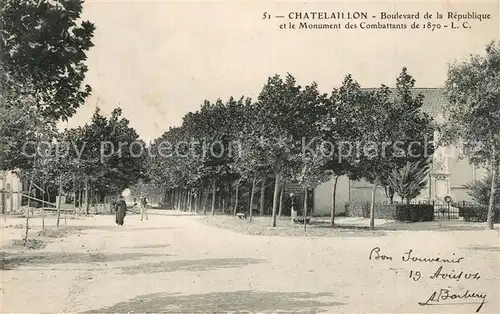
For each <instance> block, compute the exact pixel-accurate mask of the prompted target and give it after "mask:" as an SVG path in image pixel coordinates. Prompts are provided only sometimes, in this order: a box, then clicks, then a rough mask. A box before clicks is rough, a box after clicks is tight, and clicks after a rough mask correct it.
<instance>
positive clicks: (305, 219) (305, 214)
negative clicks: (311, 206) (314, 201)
mask: <svg viewBox="0 0 500 314" xmlns="http://www.w3.org/2000/svg"><path fill="white" fill-rule="evenodd" d="M302 216H303V217H304V231H306V230H307V187H306V188H305V189H304V210H303V214H302Z"/></svg>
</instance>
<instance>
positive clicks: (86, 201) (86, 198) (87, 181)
mask: <svg viewBox="0 0 500 314" xmlns="http://www.w3.org/2000/svg"><path fill="white" fill-rule="evenodd" d="M89 205H90V204H89V179H88V178H87V179H86V180H85V213H86V214H87V215H88V214H89Z"/></svg>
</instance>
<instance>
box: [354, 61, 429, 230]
mask: <svg viewBox="0 0 500 314" xmlns="http://www.w3.org/2000/svg"><path fill="white" fill-rule="evenodd" d="M414 86H415V80H414V79H413V78H412V77H411V76H410V75H409V74H408V71H407V69H406V68H403V70H402V71H401V73H400V75H399V76H398V78H397V83H396V91H395V92H394V93H392V92H391V91H390V89H389V88H388V87H387V86H384V85H383V86H382V87H380V88H379V89H378V90H376V91H374V92H368V93H366V99H365V100H366V101H365V103H364V105H363V106H362V108H361V110H362V111H361V112H362V113H363V114H362V120H363V121H362V123H361V124H360V127H361V131H362V132H361V134H362V135H361V139H362V140H361V144H362V147H363V151H362V152H360V153H361V154H360V159H359V161H360V164H359V165H360V167H361V169H362V171H363V177H364V178H365V179H366V180H367V181H368V182H370V183H371V184H372V185H373V188H372V200H371V207H370V228H372V229H373V228H374V227H375V195H376V189H377V187H378V186H383V187H386V186H388V182H387V178H388V176H389V173H391V171H392V170H393V169H398V168H400V167H403V166H404V165H405V164H406V163H407V162H416V161H421V160H427V159H428V158H429V155H430V154H432V153H433V151H434V150H433V145H432V144H431V143H430V142H429V141H428V139H430V138H431V136H432V134H433V125H432V119H431V118H430V117H429V116H428V115H427V114H426V113H424V112H423V111H422V110H421V108H422V105H423V96H422V95H420V94H419V95H413V88H414Z"/></svg>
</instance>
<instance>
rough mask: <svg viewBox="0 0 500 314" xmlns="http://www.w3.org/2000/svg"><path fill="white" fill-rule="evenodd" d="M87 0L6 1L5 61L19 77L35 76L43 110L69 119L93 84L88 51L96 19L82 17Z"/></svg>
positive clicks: (1, 23) (2, 22) (0, 35)
mask: <svg viewBox="0 0 500 314" xmlns="http://www.w3.org/2000/svg"><path fill="white" fill-rule="evenodd" d="M82 4H83V1H81V0H51V1H49V0H6V1H2V2H1V4H0V29H1V30H2V31H1V32H0V64H1V65H2V67H3V70H5V71H7V73H8V75H10V76H11V77H12V78H13V79H15V80H17V81H18V82H24V81H25V80H28V81H30V82H33V87H34V94H33V95H35V97H36V104H37V106H38V107H39V109H40V110H39V113H40V114H42V115H44V116H46V117H50V118H52V119H55V120H59V119H63V120H67V119H68V118H69V117H71V116H72V115H73V114H74V113H75V112H76V110H77V109H78V108H79V107H80V106H81V105H82V104H83V103H84V101H85V98H86V97H87V96H88V95H89V93H90V91H91V89H90V86H88V85H86V86H82V85H83V81H84V79H85V74H86V72H87V66H86V65H85V61H86V59H87V56H86V54H85V53H86V52H87V51H88V49H89V48H90V47H92V46H93V44H92V41H91V39H92V36H93V33H94V25H93V24H92V23H90V22H88V21H81V13H82Z"/></svg>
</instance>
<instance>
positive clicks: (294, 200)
mask: <svg viewBox="0 0 500 314" xmlns="http://www.w3.org/2000/svg"><path fill="white" fill-rule="evenodd" d="M289 204H290V216H292V219H293V218H295V217H297V198H296V197H295V194H293V193H290V198H289Z"/></svg>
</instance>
